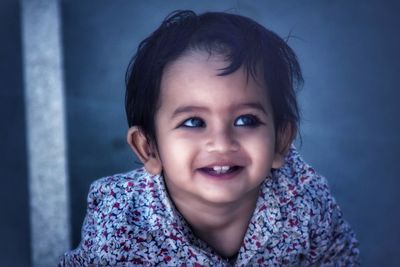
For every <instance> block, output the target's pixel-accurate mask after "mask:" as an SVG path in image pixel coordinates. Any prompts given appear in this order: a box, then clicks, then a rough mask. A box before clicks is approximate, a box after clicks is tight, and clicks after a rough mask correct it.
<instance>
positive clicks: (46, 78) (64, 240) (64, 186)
mask: <svg viewBox="0 0 400 267" xmlns="http://www.w3.org/2000/svg"><path fill="white" fill-rule="evenodd" d="M20 3H21V19H22V23H21V25H22V48H23V60H24V62H23V66H24V89H25V102H26V123H27V144H28V159H29V163H28V164H29V193H30V212H31V214H30V219H31V222H30V223H31V242H32V243H31V250H32V266H34V267H39V266H40V267H47V266H56V264H57V260H58V257H59V256H60V255H62V253H63V252H65V251H66V250H68V249H69V247H70V225H69V206H68V175H67V154H66V134H65V112H64V92H63V73H62V70H63V69H62V43H61V25H60V7H59V5H60V4H59V1H58V0H21V2H20Z"/></svg>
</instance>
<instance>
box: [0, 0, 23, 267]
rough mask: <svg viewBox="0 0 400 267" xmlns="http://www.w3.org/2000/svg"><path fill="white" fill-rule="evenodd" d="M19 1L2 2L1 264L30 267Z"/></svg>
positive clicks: (0, 105) (0, 21)
mask: <svg viewBox="0 0 400 267" xmlns="http://www.w3.org/2000/svg"><path fill="white" fill-rule="evenodd" d="M20 33H21V31H20V13H19V5H18V1H13V0H7V1H0V36H1V49H0V81H1V88H0V121H1V125H2V126H1V130H0V148H1V153H0V162H1V179H2V186H1V187H0V203H2V209H1V210H2V212H1V224H0V225H1V227H0V236H1V242H0V265H1V266H15V267H19V266H20V267H26V266H29V265H30V237H29V205H28V203H29V199H28V170H27V155H26V151H27V149H26V127H25V114H24V112H25V109H24V92H23V87H22V57H21V37H20Z"/></svg>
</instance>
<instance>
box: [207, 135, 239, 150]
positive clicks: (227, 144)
mask: <svg viewBox="0 0 400 267" xmlns="http://www.w3.org/2000/svg"><path fill="white" fill-rule="evenodd" d="M206 147H207V151H208V152H218V153H226V152H235V151H238V150H239V142H238V141H237V140H236V138H235V136H234V133H233V132H232V131H230V130H229V129H221V130H217V131H214V132H211V133H210V134H209V137H208V140H207V143H206Z"/></svg>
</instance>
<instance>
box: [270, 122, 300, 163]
mask: <svg viewBox="0 0 400 267" xmlns="http://www.w3.org/2000/svg"><path fill="white" fill-rule="evenodd" d="M295 135H296V130H295V127H294V126H293V125H292V123H290V122H288V123H287V124H286V125H285V126H284V127H282V128H281V129H280V130H278V131H277V135H276V142H275V154H274V159H273V161H272V168H273V169H279V168H280V167H282V166H283V164H284V163H285V156H286V154H287V153H288V151H289V149H290V145H291V144H292V141H293V139H294V137H295Z"/></svg>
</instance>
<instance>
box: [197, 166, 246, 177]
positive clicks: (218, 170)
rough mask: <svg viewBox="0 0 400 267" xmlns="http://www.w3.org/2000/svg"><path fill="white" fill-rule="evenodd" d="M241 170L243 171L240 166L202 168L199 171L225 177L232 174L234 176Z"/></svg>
mask: <svg viewBox="0 0 400 267" xmlns="http://www.w3.org/2000/svg"><path fill="white" fill-rule="evenodd" d="M241 169H243V167H240V166H212V167H204V168H200V169H199V171H201V172H202V173H204V174H207V175H211V176H216V177H224V176H227V175H230V174H234V173H236V172H238V171H240V170H241Z"/></svg>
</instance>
